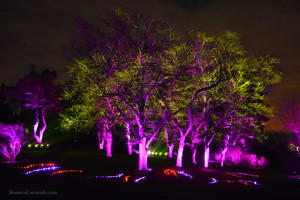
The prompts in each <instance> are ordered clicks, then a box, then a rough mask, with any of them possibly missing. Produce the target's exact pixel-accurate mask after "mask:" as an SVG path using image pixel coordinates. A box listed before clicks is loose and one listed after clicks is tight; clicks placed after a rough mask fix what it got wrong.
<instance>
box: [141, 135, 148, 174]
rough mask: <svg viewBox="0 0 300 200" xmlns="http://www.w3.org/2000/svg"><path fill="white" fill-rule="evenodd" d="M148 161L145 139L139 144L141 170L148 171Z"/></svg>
mask: <svg viewBox="0 0 300 200" xmlns="http://www.w3.org/2000/svg"><path fill="white" fill-rule="evenodd" d="M147 160H148V151H147V149H146V138H145V137H144V138H143V139H141V140H140V143H139V170H143V169H145V170H148V166H147Z"/></svg>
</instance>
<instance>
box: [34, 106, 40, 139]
mask: <svg viewBox="0 0 300 200" xmlns="http://www.w3.org/2000/svg"><path fill="white" fill-rule="evenodd" d="M35 119H36V122H35V124H34V125H33V136H34V138H35V140H36V142H37V143H40V142H39V141H40V138H39V136H37V134H36V132H37V129H38V127H39V123H40V120H39V109H36V112H35Z"/></svg>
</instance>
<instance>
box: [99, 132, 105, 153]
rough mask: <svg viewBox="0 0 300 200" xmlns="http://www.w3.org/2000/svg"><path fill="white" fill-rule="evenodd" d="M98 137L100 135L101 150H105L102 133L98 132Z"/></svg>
mask: <svg viewBox="0 0 300 200" xmlns="http://www.w3.org/2000/svg"><path fill="white" fill-rule="evenodd" d="M97 135H98V143H99V149H100V150H103V149H104V139H103V138H102V136H101V132H100V131H98V132H97Z"/></svg>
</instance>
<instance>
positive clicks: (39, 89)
mask: <svg viewBox="0 0 300 200" xmlns="http://www.w3.org/2000/svg"><path fill="white" fill-rule="evenodd" d="M55 79H56V73H55V71H52V72H51V71H49V70H47V69H46V70H45V71H43V72H42V73H41V74H36V73H33V72H32V73H30V74H28V75H26V76H25V78H23V79H20V80H19V81H18V83H17V86H16V87H14V88H9V89H8V90H7V95H8V96H9V97H10V98H13V99H16V100H17V101H19V102H21V103H22V106H23V107H24V108H25V109H26V110H34V111H35V113H36V114H35V115H36V116H35V118H36V122H35V124H34V125H33V135H34V138H35V139H36V142H37V143H42V140H43V134H44V132H45V130H46V128H47V123H46V115H47V113H48V112H49V111H50V110H54V109H57V108H58V102H59V99H58V92H59V87H58V86H57V85H54V83H53V81H54V80H55ZM40 117H41V118H42V121H43V127H42V128H41V129H39V134H37V131H38V128H39V124H40Z"/></svg>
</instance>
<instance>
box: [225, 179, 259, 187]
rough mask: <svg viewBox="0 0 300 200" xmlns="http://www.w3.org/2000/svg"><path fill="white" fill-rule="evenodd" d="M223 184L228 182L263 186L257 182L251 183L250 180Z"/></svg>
mask: <svg viewBox="0 0 300 200" xmlns="http://www.w3.org/2000/svg"><path fill="white" fill-rule="evenodd" d="M223 182H226V183H241V184H244V185H246V186H247V185H248V184H249V183H252V184H253V185H258V186H262V184H259V183H258V182H256V181H249V180H237V181H234V180H223Z"/></svg>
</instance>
